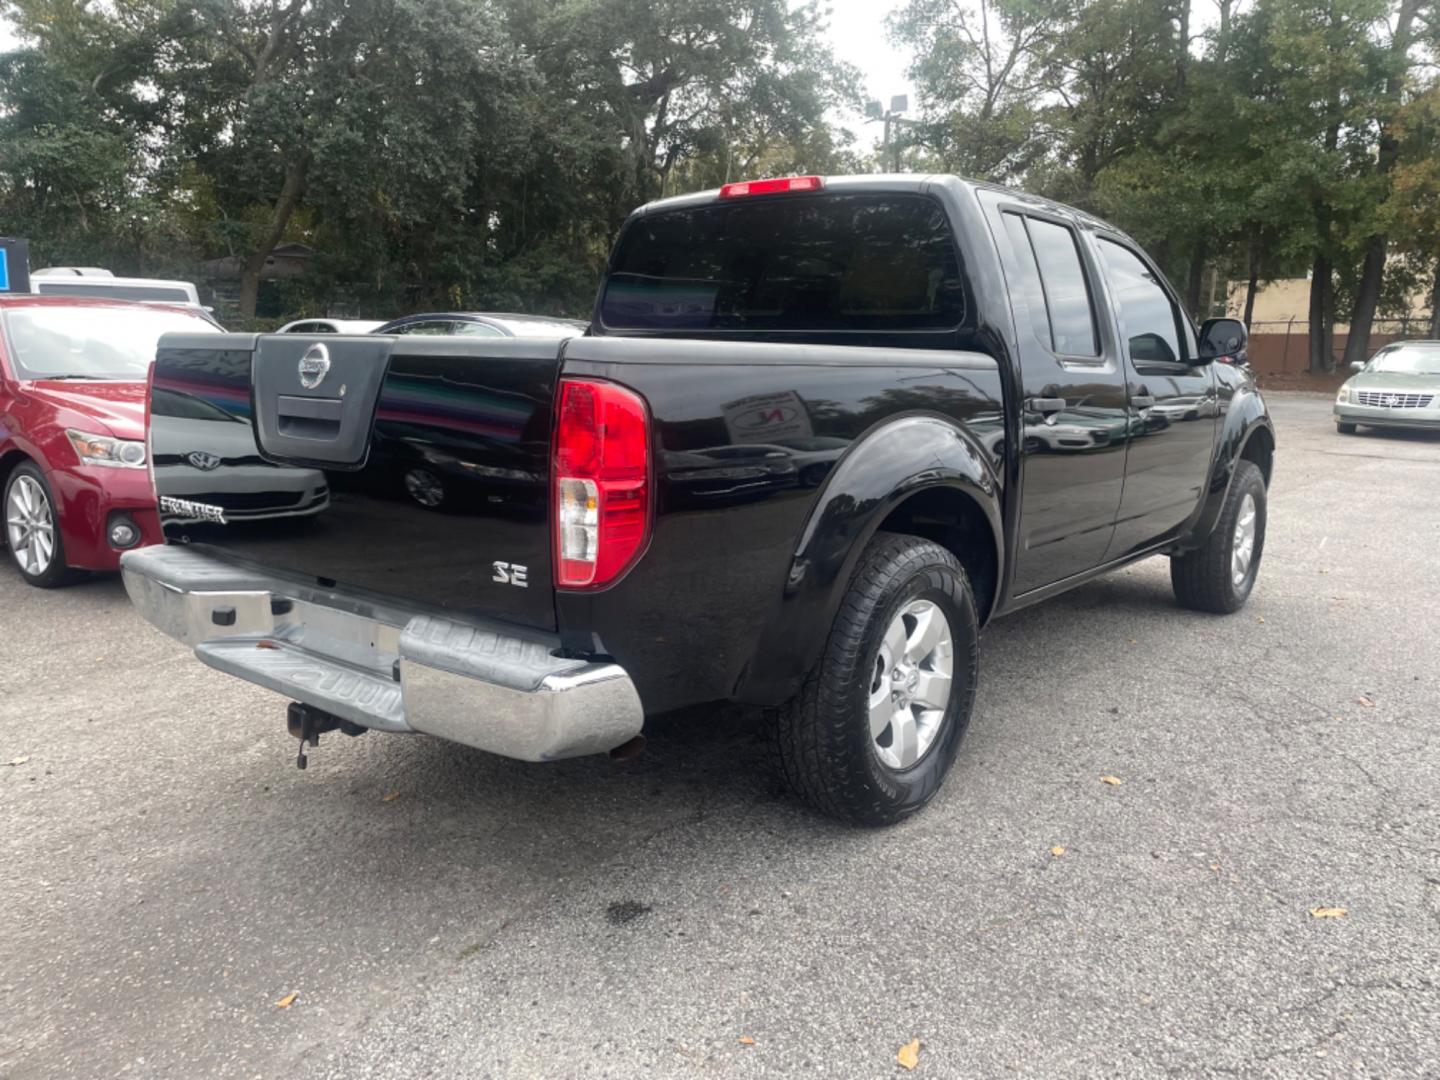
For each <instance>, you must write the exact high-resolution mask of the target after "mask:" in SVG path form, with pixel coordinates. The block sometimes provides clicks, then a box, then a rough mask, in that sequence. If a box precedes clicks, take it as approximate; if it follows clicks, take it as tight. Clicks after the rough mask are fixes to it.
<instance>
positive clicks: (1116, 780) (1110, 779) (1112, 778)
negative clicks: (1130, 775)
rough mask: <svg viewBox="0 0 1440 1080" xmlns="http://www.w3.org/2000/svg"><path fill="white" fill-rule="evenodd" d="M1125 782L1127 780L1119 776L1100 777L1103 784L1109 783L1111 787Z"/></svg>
mask: <svg viewBox="0 0 1440 1080" xmlns="http://www.w3.org/2000/svg"><path fill="white" fill-rule="evenodd" d="M1124 782H1125V781H1124V780H1121V779H1120V778H1119V777H1118V776H1102V777H1100V783H1102V784H1109V785H1110V786H1111V787H1119V786H1120V785H1121V784H1123V783H1124Z"/></svg>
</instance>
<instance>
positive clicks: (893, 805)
mask: <svg viewBox="0 0 1440 1080" xmlns="http://www.w3.org/2000/svg"><path fill="white" fill-rule="evenodd" d="M978 637H979V633H978V626H977V619H976V613H975V600H974V596H973V595H972V593H971V590H970V583H969V581H968V579H967V578H966V576H965V571H964V570H963V569H962V568H961V566H960V565H959V563H958V562H956V560H955V557H954V556H953V555H952V554H950V552H948V551H947V550H945V549H944V548H943V547H941V546H940V545H938V544H936V543H933V542H931V541H929V540H925V539H922V538H920V537H916V536H901V535H897V534H893V533H881V534H879V535H877V536H876V538H875V539H874V540H872V541H871V542H870V544H869V545H868V546H867V547H866V549H865V552H864V554H863V555H862V556H861V559H860V565H859V567H858V568H857V569H856V571H855V574H854V576H853V577H852V578H851V581H850V587H849V589H848V590H847V591H846V594H845V598H844V600H843V601H842V602H841V605H840V611H839V612H838V614H837V615H836V616H835V622H834V624H833V625H832V627H831V629H830V636H829V637H828V638H827V640H826V644H825V651H824V653H822V655H821V657H820V660H819V662H818V663H817V664H816V665H815V668H814V669H813V670H812V671H811V672H810V674H809V676H808V677H807V679H806V681H805V685H804V687H803V688H802V689H801V691H800V693H799V694H798V695H797V696H796V697H795V699H794V700H793V701H791V702H790V703H789V704H788V705H787V706H786V707H784V708H783V709H782V710H780V714H779V715H778V716H777V717H776V718H775V726H774V737H775V751H776V758H777V763H778V766H779V769H780V773H781V775H782V776H783V778H784V780H785V782H786V784H787V785H788V786H789V787H790V789H791V790H792V791H794V792H795V793H796V794H797V795H798V796H799V797H800V798H801V799H803V800H804V801H805V802H807V803H809V804H810V805H811V806H813V807H814V808H815V809H817V810H819V811H821V812H822V813H824V814H828V815H829V816H831V817H835V818H839V819H841V820H844V821H849V822H853V823H855V824H862V825H890V824H893V823H895V822H897V821H900V820H902V819H904V818H906V817H908V816H909V815H911V814H913V813H915V812H916V811H917V810H919V809H920V808H921V807H923V806H924V805H925V804H926V803H927V802H929V801H930V799H931V798H933V797H934V795H935V793H936V792H937V791H938V790H939V789H940V784H941V782H942V781H943V780H944V779H945V775H946V774H947V773H948V772H949V771H950V766H951V765H952V764H953V763H954V761H955V757H956V754H957V752H958V751H959V748H960V741H961V738H962V737H963V736H964V734H965V728H966V726H967V725H968V724H969V721H970V711H971V708H972V706H973V704H974V700H975V683H976V672H977V667H978V662H979V652H978Z"/></svg>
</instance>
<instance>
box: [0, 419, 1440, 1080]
mask: <svg viewBox="0 0 1440 1080" xmlns="http://www.w3.org/2000/svg"><path fill="white" fill-rule="evenodd" d="M1271 406H1272V409H1273V412H1274V415H1275V420H1276V424H1277V428H1278V434H1279V441H1280V452H1279V455H1278V458H1277V463H1276V468H1275V476H1274V482H1273V488H1272V500H1271V506H1270V522H1269V535H1268V538H1267V541H1266V550H1265V555H1264V565H1263V567H1262V570H1261V573H1260V578H1259V583H1258V585H1257V587H1256V591H1255V593H1254V595H1253V597H1252V598H1251V601H1250V603H1249V606H1248V607H1246V608H1245V609H1244V611H1242V612H1241V613H1239V614H1238V615H1235V616H1231V617H1225V618H1222V617H1214V616H1206V615H1199V614H1194V613H1190V612H1185V611H1182V610H1180V609H1179V608H1177V607H1176V606H1175V604H1174V602H1173V600H1172V596H1171V592H1170V585H1169V577H1168V568H1167V566H1166V563H1165V561H1164V560H1163V559H1154V560H1150V561H1147V562H1144V563H1141V564H1139V565H1136V566H1134V567H1132V568H1130V569H1128V570H1125V571H1122V572H1120V573H1118V574H1115V575H1112V576H1111V577H1108V578H1106V579H1103V580H1101V581H1098V582H1095V583H1092V584H1090V585H1087V586H1085V587H1082V588H1080V589H1078V590H1077V591H1075V592H1073V593H1071V594H1069V595H1067V596H1065V597H1063V598H1060V599H1058V600H1055V601H1052V602H1050V603H1048V604H1045V605H1042V606H1039V607H1036V608H1033V609H1030V610H1027V611H1025V612H1022V613H1019V614H1017V615H1014V616H1012V617H1010V618H1008V619H1004V620H1001V621H999V622H997V623H996V624H995V625H994V626H992V627H991V628H990V629H989V630H988V631H987V632H986V634H985V636H984V639H983V642H982V657H983V659H982V680H983V681H982V687H981V691H980V695H979V699H978V701H977V707H976V714H975V721H974V723H973V725H972V727H971V730H970V733H969V736H968V738H967V743H966V746H965V748H964V750H963V751H962V754H961V757H960V760H959V762H958V764H957V766H956V768H955V770H954V772H953V773H952V775H951V777H950V781H949V783H948V785H947V787H946V789H945V790H944V792H943V793H942V795H941V797H940V798H939V799H938V800H937V802H936V804H935V805H934V806H933V807H932V808H931V809H930V810H929V811H928V812H926V813H924V814H922V815H921V816H920V817H919V818H917V819H915V820H913V821H911V822H909V823H907V824H905V825H903V826H901V827H899V828H895V829H891V830H888V831H857V830H852V829H847V828H843V827H840V826H836V825H832V824H830V823H828V822H826V821H823V820H821V819H818V818H816V817H814V816H813V815H811V814H810V813H808V812H806V811H805V810H803V809H801V808H799V807H798V806H796V805H794V804H792V803H791V802H789V801H788V800H786V799H785V798H783V797H782V796H781V795H780V794H779V793H778V791H777V790H776V789H775V787H774V785H773V783H772V781H771V780H770V779H769V778H768V774H767V773H766V771H765V768H764V764H765V751H764V747H763V744H762V742H761V741H760V740H759V739H758V738H757V736H756V734H755V732H754V730H753V729H752V727H751V726H750V725H749V724H748V722H747V720H746V718H745V717H744V716H742V715H740V714H739V713H738V712H737V711H735V710H729V709H723V710H722V709H705V710H696V711H693V712H690V713H687V714H685V715H682V716H674V717H667V718H664V719H663V720H662V721H661V722H660V723H658V724H657V725H656V730H655V731H654V733H653V738H652V741H651V747H650V750H649V751H648V752H647V753H646V754H645V755H644V756H643V757H641V758H639V759H637V760H635V761H632V762H628V763H624V764H615V763H613V762H611V761H609V760H605V759H583V760H577V761H570V762H563V763H559V764H555V765H548V766H538V765H526V764H521V763H518V762H512V761H506V760H502V759H498V758H493V757H488V756H486V755H484V754H481V753H478V752H472V751H467V750H465V749H463V748H459V747H456V746H452V745H449V744H445V743H441V742H438V741H435V740H431V739H426V738H422V737H413V738H404V737H396V736H384V735H373V734H372V735H366V736H365V737H363V738H359V739H347V738H344V737H343V736H340V735H338V734H332V735H327V736H325V737H324V738H323V739H322V741H321V745H320V747H319V749H318V750H316V751H314V752H313V753H312V756H311V764H310V768H309V769H308V771H306V772H299V771H297V770H296V769H295V767H294V764H293V759H294V754H295V745H294V744H293V743H292V742H291V741H290V740H289V739H288V738H287V737H286V735H285V732H284V723H283V720H284V702H283V700H282V699H280V698H278V697H275V696H272V695H270V694H268V693H266V692H264V691H261V690H259V689H257V688H253V687H250V686H248V685H245V684H243V683H240V682H237V681H235V680H232V679H229V678H226V677H224V676H222V675H220V674H218V673H215V672H212V671H210V670H209V669H207V668H205V667H203V666H201V665H200V664H199V663H197V662H196V661H194V660H193V659H192V658H191V657H190V656H189V655H188V653H187V652H186V651H185V650H184V649H183V648H182V647H181V646H179V645H178V644H176V643H174V642H172V641H170V640H169V639H167V638H164V637H162V636H160V635H159V634H158V633H156V632H154V631H152V630H151V629H150V628H149V627H147V626H145V625H144V624H142V623H141V622H140V620H139V619H138V618H137V617H135V616H133V615H132V614H131V612H130V609H129V606H128V604H127V602H126V599H125V595H124V591H123V589H122V588H121V587H120V585H119V583H118V581H116V580H114V579H98V580H95V581H92V582H88V583H86V584H83V585H80V586H78V587H76V588H72V589H68V590H64V591H61V592H54V593H44V592H40V591H38V590H35V589H29V588H26V587H25V586H24V585H22V584H21V583H20V581H19V580H18V578H17V577H16V576H15V575H14V574H13V573H12V572H10V571H9V570H8V568H7V569H6V571H5V572H4V573H0V655H3V657H4V664H3V665H0V702H3V713H0V927H3V931H0V1076H3V1077H6V1078H13V1080H19V1078H32V1077H35V1078H38V1077H46V1078H49V1077H60V1076H67V1077H90V1076H96V1077H100V1076H106V1077H108V1076H136V1077H177V1078H178V1077H185V1078H193V1077H199V1076H235V1077H251V1076H254V1077H272V1076H282V1075H283V1076H323V1077H336V1078H340V1077H345V1078H352V1077H420V1076H434V1077H448V1076H465V1077H488V1076H494V1077H511V1076H517V1077H547V1078H549V1077H592V1076H613V1077H636V1076H676V1077H686V1076H706V1077H711V1076H725V1077H752V1076H790V1075H805V1076H821V1077H885V1076H893V1075H897V1074H902V1073H903V1070H902V1069H901V1067H900V1066H899V1065H898V1064H897V1062H896V1052H897V1051H898V1050H899V1049H900V1048H901V1047H902V1046H904V1045H906V1044H908V1043H911V1041H912V1040H916V1039H918V1040H919V1047H918V1066H917V1068H916V1069H915V1071H914V1072H913V1074H908V1075H915V1076H937V1077H938V1076H946V1077H961V1076H985V1077H991V1076H1002V1075H1024V1076H1062V1075H1063V1076H1084V1075H1102V1074H1103V1075H1107V1076H1115V1075H1133V1076H1154V1075H1157V1074H1160V1073H1163V1072H1166V1071H1169V1072H1173V1073H1177V1074H1183V1075H1205V1074H1213V1075H1235V1074H1239V1075H1254V1076H1260V1075H1265V1076H1307V1077H1310V1076H1384V1077H1404V1076H1427V1075H1428V1076H1435V1075H1437V1070H1440V1064H1437V1063H1440V987H1437V978H1440V975H1437V973H1440V736H1437V733H1436V732H1437V727H1440V715H1437V712H1440V710H1437V703H1440V555H1437V548H1440V436H1425V435H1407V434H1398V433H1385V434H1373V435H1372V434H1362V435H1361V436H1358V437H1345V436H1340V435H1338V434H1336V433H1335V431H1334V428H1333V426H1332V425H1331V423H1330V419H1329V402H1328V400H1327V399H1322V398H1316V397H1307V396H1303V395H1272V396H1271ZM7 762H8V763H9V764H6V763H7ZM1107 776H1108V777H1113V778H1115V779H1118V780H1120V781H1121V783H1119V784H1112V783H1106V782H1102V779H1101V778H1102V777H1107ZM1062 849H1063V850H1062ZM1325 909H1330V910H1329V911H1326V910H1325ZM1339 909H1343V912H1342V911H1341V910H1339ZM1312 911H1319V912H1320V913H1321V916H1320V917H1317V916H1316V915H1314V914H1312ZM1325 916H1328V917H1325ZM292 995H294V996H293V997H292ZM287 999H288V1007H283V1008H282V1007H280V1006H279V1005H277V1002H287Z"/></svg>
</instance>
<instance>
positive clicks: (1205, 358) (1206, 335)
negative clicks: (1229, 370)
mask: <svg viewBox="0 0 1440 1080" xmlns="http://www.w3.org/2000/svg"><path fill="white" fill-rule="evenodd" d="M1249 341H1250V335H1249V333H1248V332H1247V331H1246V330H1245V324H1244V323H1242V322H1241V321H1240V320H1239V319H1206V320H1205V322H1204V323H1203V324H1202V325H1201V327H1200V355H1199V356H1197V357H1196V359H1197V360H1199V361H1200V363H1202V364H1208V363H1210V362H1211V361H1212V360H1222V361H1224V362H1225V363H1229V364H1243V363H1245V361H1246V356H1245V346H1246V344H1247V343H1248V342H1249Z"/></svg>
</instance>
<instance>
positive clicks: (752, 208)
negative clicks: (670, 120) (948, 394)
mask: <svg viewBox="0 0 1440 1080" xmlns="http://www.w3.org/2000/svg"><path fill="white" fill-rule="evenodd" d="M966 316H967V302H966V288H965V281H964V274H963V269H962V264H961V260H960V254H959V252H958V251H957V249H956V246H955V241H954V238H953V236H952V233H951V229H950V223H949V221H948V220H947V218H946V216H945V212H944V210H943V208H942V207H941V206H940V204H939V203H938V202H936V201H935V200H934V199H931V198H929V197H927V196H923V195H904V194H898V195H897V194H868V193H856V194H830V193H825V194H821V195H794V194H787V195H779V196H774V197H761V198H753V199H747V198H739V199H734V200H723V201H717V202H715V203H711V204H707V205H704V206H698V207H687V208H681V209H676V210H666V211H661V212H659V213H654V214H647V215H644V216H642V217H639V218H636V219H635V220H634V221H632V222H631V224H630V226H629V227H628V228H627V229H626V230H625V233H624V235H623V236H622V238H621V240H620V244H619V246H618V248H617V249H616V252H615V255H614V258H613V259H612V262H611V268H610V274H609V276H608V278H607V279H606V285H605V292H604V295H603V296H602V298H601V303H600V318H601V322H602V323H603V324H604V325H605V326H606V327H607V328H610V329H617V330H674V331H685V332H688V333H695V332H701V331H706V330H710V331H717V332H734V331H741V332H743V331H770V332H792V333H795V332H799V333H835V332H845V331H860V332H867V333H877V332H880V333H883V332H894V331H917V330H918V331H940V330H954V329H956V328H957V327H960V326H962V325H963V324H964V323H965V321H966Z"/></svg>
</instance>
